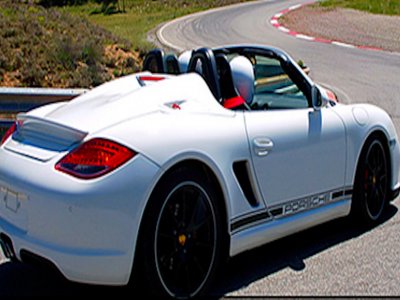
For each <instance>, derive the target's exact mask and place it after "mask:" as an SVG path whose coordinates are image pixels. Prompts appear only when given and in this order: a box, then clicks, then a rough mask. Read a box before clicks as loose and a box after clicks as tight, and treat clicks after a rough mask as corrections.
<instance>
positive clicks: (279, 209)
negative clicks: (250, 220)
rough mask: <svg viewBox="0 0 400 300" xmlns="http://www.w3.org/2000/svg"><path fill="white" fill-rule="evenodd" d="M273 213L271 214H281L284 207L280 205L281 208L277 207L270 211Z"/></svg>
mask: <svg viewBox="0 0 400 300" xmlns="http://www.w3.org/2000/svg"><path fill="white" fill-rule="evenodd" d="M269 212H270V213H271V215H273V216H274V217H276V216H279V215H281V214H282V213H283V208H282V207H279V208H275V209H272V210H270V211H269Z"/></svg>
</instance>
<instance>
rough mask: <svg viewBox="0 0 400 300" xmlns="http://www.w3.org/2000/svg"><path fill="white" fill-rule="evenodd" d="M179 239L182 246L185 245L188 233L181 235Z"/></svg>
mask: <svg viewBox="0 0 400 300" xmlns="http://www.w3.org/2000/svg"><path fill="white" fill-rule="evenodd" d="M178 241H179V244H180V245H181V246H184V245H185V244H186V235H184V234H181V235H179V237H178Z"/></svg>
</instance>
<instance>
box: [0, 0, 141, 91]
mask: <svg viewBox="0 0 400 300" xmlns="http://www.w3.org/2000/svg"><path fill="white" fill-rule="evenodd" d="M131 48H132V46H131V44H130V43H129V42H128V41H126V40H123V39H121V38H118V37H116V36H115V35H113V34H111V33H110V32H108V31H106V30H105V29H102V28H101V27H99V26H96V25H94V24H92V23H90V22H89V21H87V20H86V19H85V18H81V17H79V16H72V15H70V14H68V13H66V12H62V11H61V10H57V9H54V8H48V9H45V8H43V7H41V6H38V5H34V4H27V3H23V2H21V1H14V0H0V86H30V87H39V86H40V87H71V88H72V87H82V88H88V87H93V86H96V85H99V84H100V83H102V82H105V81H107V80H110V79H112V78H114V77H118V76H121V75H124V74H128V73H132V72H135V71H137V70H138V69H139V65H140V58H139V54H138V53H137V52H132V51H130V50H129V49H131Z"/></svg>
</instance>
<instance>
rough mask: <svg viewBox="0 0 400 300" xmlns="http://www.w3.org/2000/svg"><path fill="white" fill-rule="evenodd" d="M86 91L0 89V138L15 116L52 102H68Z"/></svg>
mask: <svg viewBox="0 0 400 300" xmlns="http://www.w3.org/2000/svg"><path fill="white" fill-rule="evenodd" d="M86 91H87V90H86V89H59V88H9V87H0V136H2V135H3V134H4V132H5V131H6V130H7V128H8V127H9V126H11V124H12V123H13V122H14V118H15V115H16V114H17V113H19V112H26V111H29V110H31V109H33V108H36V107H39V106H41V105H45V104H48V103H52V102H59V101H68V100H71V99H73V98H75V97H77V96H79V95H81V94H83V93H85V92H86Z"/></svg>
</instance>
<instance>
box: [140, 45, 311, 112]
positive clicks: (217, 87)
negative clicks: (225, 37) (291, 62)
mask: <svg viewBox="0 0 400 300" xmlns="http://www.w3.org/2000/svg"><path fill="white" fill-rule="evenodd" d="M143 71H150V72H152V73H163V74H173V75H178V74H182V73H190V72H195V73H198V74H199V75H201V76H202V77H203V79H204V80H205V82H206V83H207V85H208V87H209V88H210V90H211V92H212V94H213V95H214V97H215V98H216V99H217V100H218V101H219V103H221V105H223V106H224V107H225V108H227V109H232V110H248V111H254V110H255V111H258V110H272V109H301V108H308V107H309V103H310V101H309V99H308V98H309V97H307V94H306V93H305V92H303V91H304V89H303V88H302V87H301V82H300V84H299V83H295V81H296V78H293V75H291V74H290V70H287V67H285V66H284V65H283V63H282V60H280V59H279V57H277V56H276V55H273V54H269V53H267V52H266V53H260V52H254V53H252V52H251V51H245V52H243V51H239V50H235V49H217V50H213V49H210V48H200V49H196V50H191V51H190V50H189V51H185V52H183V53H181V54H180V55H179V57H178V56H177V55H176V54H174V53H169V54H165V53H164V51H163V50H161V49H154V50H152V51H150V52H149V53H148V54H147V56H146V57H145V60H144V63H143ZM292 78H293V79H294V80H293V79H292Z"/></svg>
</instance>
